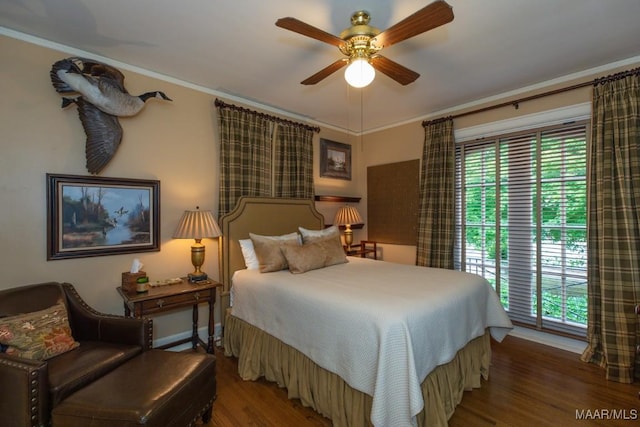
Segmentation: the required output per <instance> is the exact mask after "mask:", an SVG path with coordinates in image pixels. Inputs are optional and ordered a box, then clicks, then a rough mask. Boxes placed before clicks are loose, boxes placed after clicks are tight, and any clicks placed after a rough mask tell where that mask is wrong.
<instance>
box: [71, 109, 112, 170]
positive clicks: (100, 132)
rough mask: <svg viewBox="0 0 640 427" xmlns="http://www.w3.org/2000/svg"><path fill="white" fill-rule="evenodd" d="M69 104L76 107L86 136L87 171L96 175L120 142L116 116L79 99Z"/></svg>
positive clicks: (110, 157)
mask: <svg viewBox="0 0 640 427" xmlns="http://www.w3.org/2000/svg"><path fill="white" fill-rule="evenodd" d="M69 102H73V103H75V104H76V105H77V106H78V116H79V117H80V122H82V127H83V128H84V132H85V134H86V135H87V141H86V146H85V153H86V158H87V170H88V171H89V173H92V174H98V173H100V171H101V170H102V169H103V168H104V167H105V166H106V165H107V163H109V161H111V159H112V158H113V156H114V155H115V154H116V151H117V150H118V147H119V146H120V142H121V141H122V126H121V125H120V122H119V121H118V118H117V117H116V116H112V115H111V114H107V113H105V112H103V111H101V110H99V109H98V108H96V107H95V106H94V105H93V104H91V103H89V102H87V101H85V100H84V99H83V98H81V97H78V98H75V99H71V100H67V104H68V103H69ZM63 105H64V104H63Z"/></svg>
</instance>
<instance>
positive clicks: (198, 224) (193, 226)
mask: <svg viewBox="0 0 640 427" xmlns="http://www.w3.org/2000/svg"><path fill="white" fill-rule="evenodd" d="M221 235H222V233H221V232H220V227H218V223H217V222H216V220H215V219H214V218H213V214H212V213H211V211H201V210H200V207H199V206H196V210H195V211H184V214H182V218H180V222H179V223H178V228H177V229H176V231H175V232H174V233H173V238H174V239H195V241H196V242H195V243H194V244H193V246H191V264H193V267H194V271H193V273H189V275H188V277H189V281H190V282H197V281H199V280H206V279H207V278H208V276H207V273H205V272H203V271H202V270H201V269H200V267H202V264H204V249H205V246H204V245H203V244H202V242H201V240H202V239H204V238H214V237H219V236H221Z"/></svg>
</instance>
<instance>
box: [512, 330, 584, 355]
mask: <svg viewBox="0 0 640 427" xmlns="http://www.w3.org/2000/svg"><path fill="white" fill-rule="evenodd" d="M509 335H512V336H514V337H517V338H522V339H525V340H529V341H534V342H537V343H539V344H544V345H548V346H551V347H556V348H559V349H560V350H565V351H570V352H572V353H578V354H582V352H583V351H584V350H585V348H587V343H586V342H584V341H580V340H576V339H573V338H568V337H563V336H560V335H554V334H549V333H547V332H540V331H536V330H534V329H529V328H523V327H520V326H515V327H514V328H513V330H512V331H511V333H510V334H509Z"/></svg>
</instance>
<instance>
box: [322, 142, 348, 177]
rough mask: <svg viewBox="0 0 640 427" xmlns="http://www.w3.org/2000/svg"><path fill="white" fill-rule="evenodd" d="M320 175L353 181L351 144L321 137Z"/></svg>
mask: <svg viewBox="0 0 640 427" xmlns="http://www.w3.org/2000/svg"><path fill="white" fill-rule="evenodd" d="M320 176H322V177H328V178H337V179H346V180H349V181H351V145H349V144H343V143H341V142H335V141H330V140H328V139H324V138H320Z"/></svg>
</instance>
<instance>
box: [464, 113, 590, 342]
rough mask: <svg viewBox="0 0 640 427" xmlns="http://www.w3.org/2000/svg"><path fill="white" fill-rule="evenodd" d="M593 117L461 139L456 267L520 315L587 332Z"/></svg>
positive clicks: (512, 313) (564, 329)
mask: <svg viewBox="0 0 640 427" xmlns="http://www.w3.org/2000/svg"><path fill="white" fill-rule="evenodd" d="M586 141H587V123H586V122H581V123H573V124H570V125H560V126H554V127H549V128H544V129H538V130H533V131H527V132H526V133H520V134H514V135H505V136H500V137H495V138H492V139H483V140H478V141H471V142H465V143H461V144H458V146H457V148H456V250H455V265H456V269H460V270H463V271H468V272H472V273H477V274H480V275H482V276H484V277H485V278H486V279H487V280H489V282H490V283H491V284H492V285H493V286H494V288H495V289H496V291H497V292H498V294H499V295H500V299H501V301H502V304H503V306H504V307H505V309H506V310H507V311H508V313H509V316H510V317H511V319H512V320H514V321H515V322H519V323H522V324H526V325H532V326H535V327H537V328H540V329H548V330H555V331H560V332H565V333H570V334H574V335H580V336H584V335H585V334H586V324H587V286H586V283H587V254H586V249H587V166H586V165H587V142H586Z"/></svg>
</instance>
